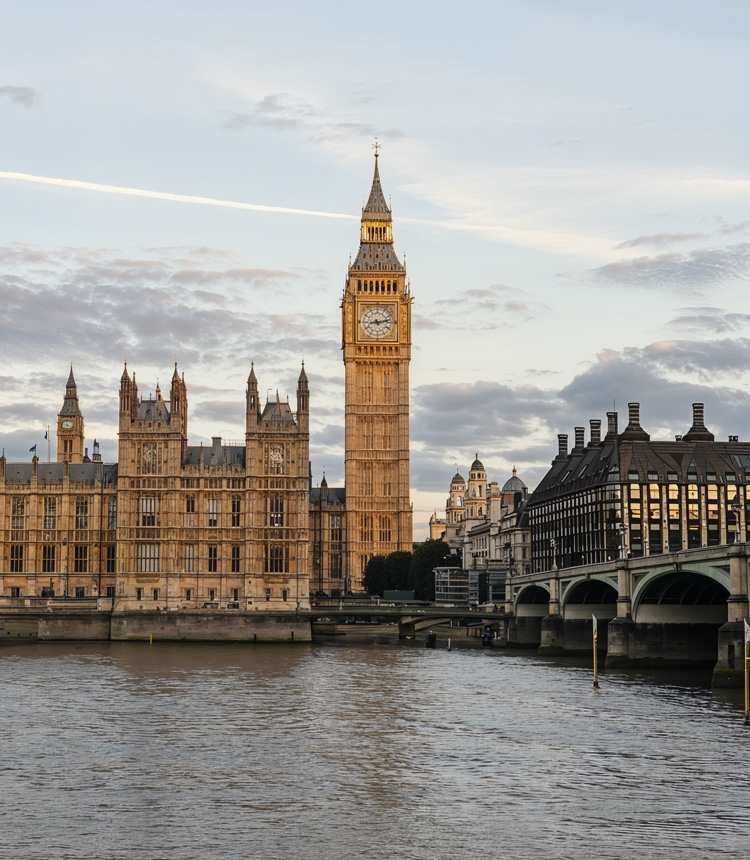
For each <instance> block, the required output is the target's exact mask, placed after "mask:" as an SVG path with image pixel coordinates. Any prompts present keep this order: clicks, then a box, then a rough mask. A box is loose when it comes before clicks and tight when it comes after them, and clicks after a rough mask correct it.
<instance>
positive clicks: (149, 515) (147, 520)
mask: <svg viewBox="0 0 750 860" xmlns="http://www.w3.org/2000/svg"><path fill="white" fill-rule="evenodd" d="M139 514H140V525H141V526H146V527H149V526H155V525H156V499H155V498H154V497H153V496H148V497H146V498H142V499H140V500H139Z"/></svg>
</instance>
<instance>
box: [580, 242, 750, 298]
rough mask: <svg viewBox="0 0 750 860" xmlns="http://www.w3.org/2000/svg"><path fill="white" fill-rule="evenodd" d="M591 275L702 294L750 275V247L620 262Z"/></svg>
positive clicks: (738, 246)
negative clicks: (701, 292)
mask: <svg viewBox="0 0 750 860" xmlns="http://www.w3.org/2000/svg"><path fill="white" fill-rule="evenodd" d="M591 274H592V276H593V277H594V279H595V280H599V281H607V282H610V283H617V284H622V285H627V286H636V287H648V288H651V289H653V288H658V289H667V290H679V291H681V292H685V291H694V292H695V291H698V292H699V291H702V290H705V289H709V288H711V287H718V286H721V285H724V284H727V283H729V282H731V281H736V280H741V279H743V278H747V277H748V276H750V244H748V243H743V244H739V245H729V246H727V247H725V248H702V249H699V250H695V251H690V252H688V253H683V254H680V253H676V252H670V253H665V254H659V255H657V256H654V257H637V258H636V259H633V260H618V261H617V262H615V263H609V264H607V265H605V266H600V267H599V268H597V269H593V270H592V272H591Z"/></svg>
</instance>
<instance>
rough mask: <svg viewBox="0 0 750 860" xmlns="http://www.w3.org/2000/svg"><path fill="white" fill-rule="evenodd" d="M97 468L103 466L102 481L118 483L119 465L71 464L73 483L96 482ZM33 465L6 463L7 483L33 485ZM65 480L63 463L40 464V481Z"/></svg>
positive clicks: (38, 470)
mask: <svg viewBox="0 0 750 860" xmlns="http://www.w3.org/2000/svg"><path fill="white" fill-rule="evenodd" d="M97 466H101V470H102V480H103V481H104V482H105V483H114V482H115V481H117V471H118V469H117V463H94V462H89V463H71V464H70V479H71V481H90V482H91V483H93V482H94V479H95V478H96V469H97ZM31 468H32V466H31V463H6V464H5V480H6V482H7V483H17V484H30V483H31ZM62 479H63V464H62V463H42V462H40V463H39V465H38V469H37V480H38V481H62Z"/></svg>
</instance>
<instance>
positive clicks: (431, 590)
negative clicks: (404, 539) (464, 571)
mask: <svg viewBox="0 0 750 860" xmlns="http://www.w3.org/2000/svg"><path fill="white" fill-rule="evenodd" d="M459 563H460V559H459V558H458V556H456V555H451V554H450V548H449V547H448V544H447V543H445V541H442V540H426V541H424V542H423V543H417V544H414V553H413V554H412V558H411V567H410V569H409V579H410V580H411V587H412V588H413V589H414V597H415V598H416V599H417V600H429V601H431V602H432V601H434V600H435V574H434V573H433V570H434V568H436V567H458V566H459Z"/></svg>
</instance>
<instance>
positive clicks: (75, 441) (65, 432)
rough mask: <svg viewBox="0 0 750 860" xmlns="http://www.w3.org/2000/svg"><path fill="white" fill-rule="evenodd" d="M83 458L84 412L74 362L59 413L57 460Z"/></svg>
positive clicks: (77, 461) (69, 461)
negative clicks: (79, 399) (74, 374)
mask: <svg viewBox="0 0 750 860" xmlns="http://www.w3.org/2000/svg"><path fill="white" fill-rule="evenodd" d="M82 460H83V414H82V412H81V410H80V408H79V406H78V387H77V386H76V381H75V377H74V376H73V362H72V361H71V363H70V374H69V376H68V381H67V382H66V383H65V398H64V400H63V405H62V408H61V409H60V412H59V413H58V415H57V462H58V463H64V462H67V463H80V462H82Z"/></svg>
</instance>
